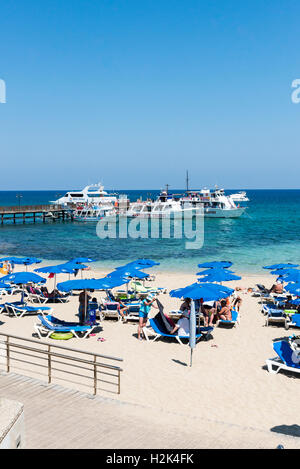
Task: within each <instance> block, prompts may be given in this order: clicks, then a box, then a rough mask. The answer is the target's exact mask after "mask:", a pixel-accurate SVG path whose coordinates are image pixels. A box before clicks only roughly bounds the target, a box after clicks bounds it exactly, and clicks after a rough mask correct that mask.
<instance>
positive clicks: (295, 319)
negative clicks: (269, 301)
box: [285, 313, 300, 329]
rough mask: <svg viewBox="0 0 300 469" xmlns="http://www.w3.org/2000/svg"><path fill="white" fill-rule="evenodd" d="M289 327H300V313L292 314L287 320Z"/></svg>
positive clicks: (286, 325)
mask: <svg viewBox="0 0 300 469" xmlns="http://www.w3.org/2000/svg"><path fill="white" fill-rule="evenodd" d="M289 327H300V314H299V313H297V314H292V315H291V316H290V318H289V319H288V320H287V321H286V324H285V328H286V329H288V328H289Z"/></svg>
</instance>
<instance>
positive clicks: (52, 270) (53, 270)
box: [34, 262, 85, 288]
mask: <svg viewBox="0 0 300 469" xmlns="http://www.w3.org/2000/svg"><path fill="white" fill-rule="evenodd" d="M76 266H77V267H76ZM84 267H85V266H84ZM76 270H79V264H78V265H77V264H71V263H67V262H66V263H64V264H57V265H48V266H46V267H39V268H38V269H34V271H35V272H40V273H45V274H53V275H54V288H55V286H56V275H57V274H75V271H76Z"/></svg>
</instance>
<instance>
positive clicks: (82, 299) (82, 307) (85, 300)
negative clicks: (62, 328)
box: [78, 290, 91, 325]
mask: <svg viewBox="0 0 300 469" xmlns="http://www.w3.org/2000/svg"><path fill="white" fill-rule="evenodd" d="M78 299H79V308H78V316H79V324H81V325H83V324H84V320H85V314H86V313H87V311H88V304H89V300H90V299H91V297H90V295H88V293H87V292H86V291H85V290H84V291H82V292H81V293H80V294H79V298H78Z"/></svg>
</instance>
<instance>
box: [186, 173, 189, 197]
mask: <svg viewBox="0 0 300 469" xmlns="http://www.w3.org/2000/svg"><path fill="white" fill-rule="evenodd" d="M188 190H189V172H188V171H186V191H187V192H188Z"/></svg>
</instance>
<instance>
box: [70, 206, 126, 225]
mask: <svg viewBox="0 0 300 469" xmlns="http://www.w3.org/2000/svg"><path fill="white" fill-rule="evenodd" d="M116 215H117V211H116V209H114V208H110V207H101V206H99V205H89V206H84V207H79V208H77V209H76V210H75V211H74V214H73V217H74V220H76V221H82V222H98V221H99V220H102V219H103V218H105V219H108V218H111V219H112V220H113V219H115V217H116Z"/></svg>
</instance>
